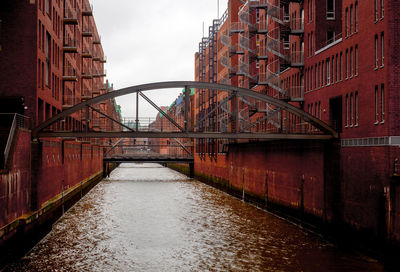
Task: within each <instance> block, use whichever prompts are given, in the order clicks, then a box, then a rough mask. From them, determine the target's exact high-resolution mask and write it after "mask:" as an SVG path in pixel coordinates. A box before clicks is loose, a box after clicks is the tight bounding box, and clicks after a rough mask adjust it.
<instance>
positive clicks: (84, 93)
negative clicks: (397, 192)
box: [81, 87, 92, 100]
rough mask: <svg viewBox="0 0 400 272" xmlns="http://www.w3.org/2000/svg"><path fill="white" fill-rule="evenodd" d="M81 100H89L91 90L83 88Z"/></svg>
mask: <svg viewBox="0 0 400 272" xmlns="http://www.w3.org/2000/svg"><path fill="white" fill-rule="evenodd" d="M81 97H82V100H89V99H92V90H91V89H89V88H86V87H84V88H83V89H82V95H81Z"/></svg>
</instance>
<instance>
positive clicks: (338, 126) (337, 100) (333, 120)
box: [329, 96, 342, 133]
mask: <svg viewBox="0 0 400 272" xmlns="http://www.w3.org/2000/svg"><path fill="white" fill-rule="evenodd" d="M329 121H330V126H331V127H332V128H333V129H335V130H336V131H337V132H338V133H341V132H342V97H341V96H338V97H334V98H331V99H329Z"/></svg>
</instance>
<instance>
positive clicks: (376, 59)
mask: <svg viewBox="0 0 400 272" xmlns="http://www.w3.org/2000/svg"><path fill="white" fill-rule="evenodd" d="M375 69H378V35H375Z"/></svg>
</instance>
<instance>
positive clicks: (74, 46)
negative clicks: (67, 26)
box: [63, 37, 78, 53]
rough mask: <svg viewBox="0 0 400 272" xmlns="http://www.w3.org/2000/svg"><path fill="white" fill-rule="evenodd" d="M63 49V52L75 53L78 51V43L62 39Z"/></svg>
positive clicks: (65, 38) (73, 40) (69, 39)
mask: <svg viewBox="0 0 400 272" xmlns="http://www.w3.org/2000/svg"><path fill="white" fill-rule="evenodd" d="M63 49H64V51H65V52H70V53H76V52H77V51H78V41H77V40H75V39H72V38H67V37H64V41H63Z"/></svg>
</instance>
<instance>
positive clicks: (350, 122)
mask: <svg viewBox="0 0 400 272" xmlns="http://www.w3.org/2000/svg"><path fill="white" fill-rule="evenodd" d="M345 103H346V105H345V106H346V123H345V127H346V128H353V127H358V92H354V93H350V94H346V101H345Z"/></svg>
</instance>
